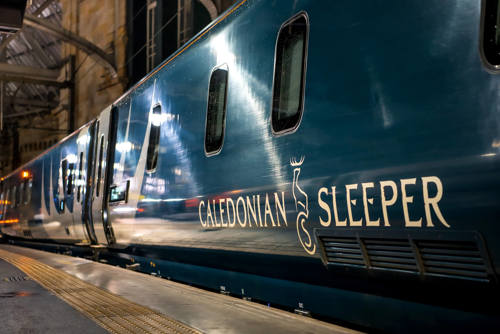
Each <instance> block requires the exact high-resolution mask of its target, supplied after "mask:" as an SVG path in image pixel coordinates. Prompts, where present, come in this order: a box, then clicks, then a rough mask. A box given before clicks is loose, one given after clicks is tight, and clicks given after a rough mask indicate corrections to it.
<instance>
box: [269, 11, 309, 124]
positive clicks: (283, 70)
mask: <svg viewBox="0 0 500 334" xmlns="http://www.w3.org/2000/svg"><path fill="white" fill-rule="evenodd" d="M308 34H309V26H308V18H307V15H306V14H305V13H300V14H298V15H296V16H295V17H293V18H291V19H290V20H288V21H287V22H285V24H283V26H282V27H281V29H280V32H279V34H278V41H277V43H276V53H275V57H276V58H275V64H274V83H273V106H272V117H271V126H272V129H273V132H274V133H283V132H287V131H293V130H294V129H296V128H297V126H298V125H299V123H300V118H301V117H302V111H303V106H304V87H305V73H306V58H307V40H308Z"/></svg>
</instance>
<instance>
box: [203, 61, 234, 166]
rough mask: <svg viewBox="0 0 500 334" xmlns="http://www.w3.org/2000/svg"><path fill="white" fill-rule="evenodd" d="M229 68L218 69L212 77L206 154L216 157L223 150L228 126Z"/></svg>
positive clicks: (224, 66)
mask: <svg viewBox="0 0 500 334" xmlns="http://www.w3.org/2000/svg"><path fill="white" fill-rule="evenodd" d="M227 77H228V70H227V66H226V65H223V66H220V67H218V68H216V69H215V70H214V71H213V72H212V75H211V76H210V85H209V89H208V107H207V120H206V129H205V153H206V154H207V156H210V155H214V154H217V153H219V152H220V150H221V149H222V143H223V142H224V130H225V125H226V104H227V103H226V100H227Z"/></svg>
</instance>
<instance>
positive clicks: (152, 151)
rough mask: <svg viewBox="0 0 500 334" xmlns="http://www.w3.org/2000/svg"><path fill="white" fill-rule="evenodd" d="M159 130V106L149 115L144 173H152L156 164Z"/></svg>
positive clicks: (158, 148)
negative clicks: (149, 126)
mask: <svg viewBox="0 0 500 334" xmlns="http://www.w3.org/2000/svg"><path fill="white" fill-rule="evenodd" d="M160 129H161V106H160V105H157V106H156V107H154V108H153V112H152V114H151V129H150V132H149V144H148V157H147V160H146V171H147V172H150V173H151V172H153V171H154V170H155V169H156V165H157V163H158V151H159V150H160Z"/></svg>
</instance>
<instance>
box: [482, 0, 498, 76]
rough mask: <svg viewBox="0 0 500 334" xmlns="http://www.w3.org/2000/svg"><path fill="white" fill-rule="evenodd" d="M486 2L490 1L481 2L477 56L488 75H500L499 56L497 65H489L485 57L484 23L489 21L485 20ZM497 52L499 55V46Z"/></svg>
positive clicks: (483, 0)
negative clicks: (478, 55)
mask: <svg viewBox="0 0 500 334" xmlns="http://www.w3.org/2000/svg"><path fill="white" fill-rule="evenodd" d="M488 1H490V0H482V1H481V20H480V22H481V23H480V28H479V34H480V35H479V54H480V58H481V61H482V63H483V65H484V67H485V68H486V70H487V71H488V72H489V73H492V74H498V73H500V55H499V56H498V64H492V63H490V61H489V60H488V56H487V55H486V52H485V46H486V44H485V40H484V39H485V25H486V23H487V22H488V23H489V20H487V18H486V7H487V6H486V5H487V3H488ZM495 1H497V0H495ZM497 6H498V7H500V3H498V4H497ZM498 7H497V11H498V9H499V8H498ZM497 51H498V52H499V53H500V45H499V46H498V48H497Z"/></svg>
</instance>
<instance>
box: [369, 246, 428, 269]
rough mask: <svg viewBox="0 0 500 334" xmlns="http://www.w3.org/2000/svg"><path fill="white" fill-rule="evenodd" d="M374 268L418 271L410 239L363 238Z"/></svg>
mask: <svg viewBox="0 0 500 334" xmlns="http://www.w3.org/2000/svg"><path fill="white" fill-rule="evenodd" d="M362 242H363V243H364V245H365V248H366V253H367V255H368V259H369V261H370V265H371V267H373V268H379V269H391V270H404V271H411V272H418V268H417V261H416V259H415V255H414V253H413V251H412V248H411V245H410V242H409V241H408V240H394V239H391V240H381V239H362Z"/></svg>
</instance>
